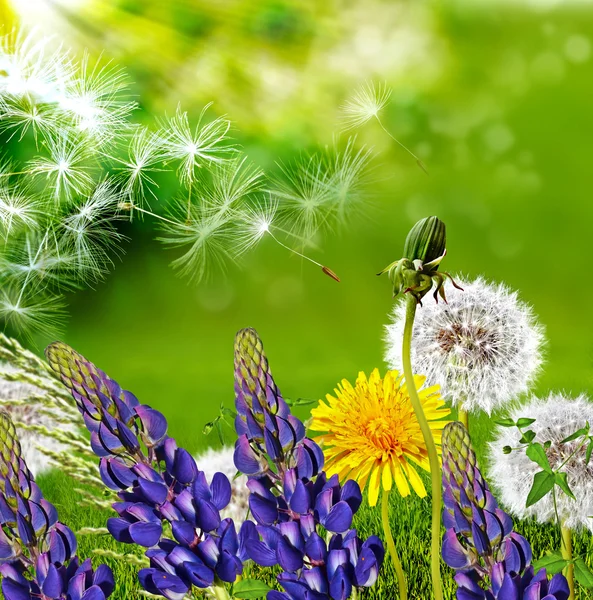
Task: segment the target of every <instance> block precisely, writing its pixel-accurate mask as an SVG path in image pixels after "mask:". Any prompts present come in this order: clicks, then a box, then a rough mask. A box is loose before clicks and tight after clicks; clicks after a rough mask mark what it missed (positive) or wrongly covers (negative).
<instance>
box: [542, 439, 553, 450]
mask: <svg viewBox="0 0 593 600" xmlns="http://www.w3.org/2000/svg"><path fill="white" fill-rule="evenodd" d="M551 445H552V441H551V440H548V441H547V442H544V450H547V449H548V448H549V447H550V446H551Z"/></svg>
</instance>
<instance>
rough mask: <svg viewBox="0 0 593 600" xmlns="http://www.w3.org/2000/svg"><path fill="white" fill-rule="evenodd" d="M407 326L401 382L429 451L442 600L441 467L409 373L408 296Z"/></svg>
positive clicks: (437, 587) (435, 567) (437, 593)
mask: <svg viewBox="0 0 593 600" xmlns="http://www.w3.org/2000/svg"><path fill="white" fill-rule="evenodd" d="M406 302H407V310H406V324H405V327H404V341H403V350H402V358H403V365H404V379H405V382H406V387H407V389H408V395H409V397H410V401H411V403H412V407H413V408H414V413H415V414H416V418H417V419H418V424H419V425H420V430H421V431H422V436H423V437H424V443H425V444H426V449H427V451H428V461H429V463H430V479H431V483H432V541H431V550H430V552H431V572H432V589H433V593H434V598H435V600H443V584H442V582H441V568H440V564H441V504H442V490H441V465H440V463H439V456H438V454H437V447H436V445H435V443H434V439H433V437H432V432H431V430H430V426H429V425H428V421H427V420H426V415H425V414H424V410H423V408H422V404H421V402H420V398H419V397H418V390H417V389H416V384H415V383H414V373H413V371H412V360H411V346H412V329H413V326H414V317H415V315H416V304H417V301H416V298H415V297H414V296H412V295H411V294H409V295H408V297H407V300H406Z"/></svg>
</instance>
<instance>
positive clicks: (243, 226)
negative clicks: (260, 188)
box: [234, 200, 278, 256]
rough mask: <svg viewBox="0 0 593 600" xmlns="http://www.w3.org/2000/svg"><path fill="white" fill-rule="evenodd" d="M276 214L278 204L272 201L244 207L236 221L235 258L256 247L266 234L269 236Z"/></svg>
mask: <svg viewBox="0 0 593 600" xmlns="http://www.w3.org/2000/svg"><path fill="white" fill-rule="evenodd" d="M277 212H278V204H277V203H276V202H274V201H273V200H269V201H264V200H262V201H261V202H259V203H258V204H255V205H246V206H245V207H244V208H243V209H242V210H241V212H240V213H239V214H238V220H237V224H238V233H237V244H236V246H235V250H234V253H235V255H236V256H239V255H241V254H244V253H245V252H247V251H249V250H250V249H251V248H253V247H255V246H257V244H259V242H260V241H261V240H262V239H263V238H264V237H265V236H266V234H271V231H270V230H271V227H272V226H273V225H274V223H275V220H276V215H277Z"/></svg>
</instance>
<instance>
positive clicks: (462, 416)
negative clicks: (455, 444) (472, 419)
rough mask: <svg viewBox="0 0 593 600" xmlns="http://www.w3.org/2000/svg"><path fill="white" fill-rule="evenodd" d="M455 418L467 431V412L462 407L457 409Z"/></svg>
mask: <svg viewBox="0 0 593 600" xmlns="http://www.w3.org/2000/svg"><path fill="white" fill-rule="evenodd" d="M457 420H458V421H460V422H461V423H463V426H464V427H465V428H466V429H467V430H468V431H469V414H468V413H467V411H466V410H463V408H460V409H459V410H458V411H457Z"/></svg>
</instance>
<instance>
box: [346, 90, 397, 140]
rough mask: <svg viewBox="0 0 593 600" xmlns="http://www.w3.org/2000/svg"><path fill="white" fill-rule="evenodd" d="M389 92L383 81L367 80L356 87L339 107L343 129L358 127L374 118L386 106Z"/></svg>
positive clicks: (389, 96)
mask: <svg viewBox="0 0 593 600" xmlns="http://www.w3.org/2000/svg"><path fill="white" fill-rule="evenodd" d="M391 92H392V90H391V88H389V87H388V86H387V84H386V83H385V82H382V83H379V84H375V83H374V82H373V81H369V82H367V83H365V84H364V85H362V86H361V87H360V88H358V89H357V90H356V91H355V92H354V93H353V94H352V96H351V97H350V98H349V99H348V100H347V101H346V102H345V103H344V104H343V105H342V107H341V120H342V126H343V130H344V131H346V130H348V129H354V128H356V127H360V126H361V125H364V124H365V123H367V122H368V121H370V120H371V119H373V118H376V117H377V116H378V115H379V113H380V112H381V111H382V110H383V109H384V108H385V106H387V103H388V102H389V99H390V98H391Z"/></svg>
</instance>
